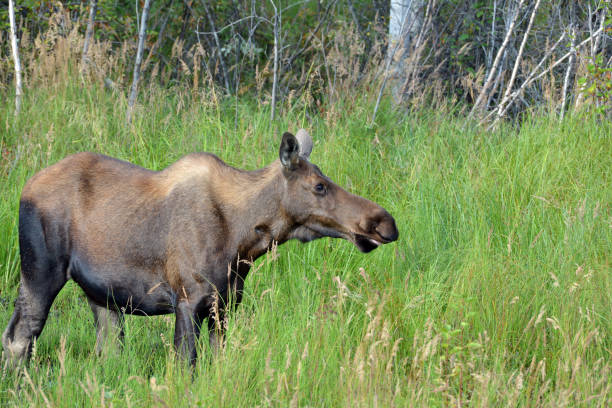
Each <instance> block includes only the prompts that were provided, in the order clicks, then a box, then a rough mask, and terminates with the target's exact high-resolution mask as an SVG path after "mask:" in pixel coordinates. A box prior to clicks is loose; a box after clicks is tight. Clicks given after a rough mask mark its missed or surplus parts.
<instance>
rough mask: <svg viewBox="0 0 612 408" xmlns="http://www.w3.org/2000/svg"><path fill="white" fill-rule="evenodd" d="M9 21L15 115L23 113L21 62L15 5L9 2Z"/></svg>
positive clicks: (11, 0)
mask: <svg viewBox="0 0 612 408" xmlns="http://www.w3.org/2000/svg"><path fill="white" fill-rule="evenodd" d="M9 21H10V25H11V48H12V49H13V60H14V61H15V115H19V111H21V95H22V90H21V60H20V59H19V48H17V29H16V24H15V3H14V2H13V0H9Z"/></svg>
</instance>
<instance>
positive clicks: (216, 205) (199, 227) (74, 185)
mask: <svg viewBox="0 0 612 408" xmlns="http://www.w3.org/2000/svg"><path fill="white" fill-rule="evenodd" d="M306 136H307V134H306ZM298 153H299V151H298V142H297V141H296V139H295V138H294V137H293V136H292V135H290V134H285V135H284V137H283V143H282V144H281V150H280V160H277V161H275V162H274V163H272V164H271V165H269V166H268V167H266V168H263V169H260V170H256V171H244V170H239V169H235V168H233V167H230V166H228V165H226V164H225V163H224V162H223V161H221V160H220V159H219V158H217V157H216V156H214V155H212V154H206V153H196V154H190V155H187V156H185V157H183V158H182V159H180V160H179V161H177V162H176V163H174V164H173V165H171V166H169V167H168V168H166V169H165V170H162V171H159V172H156V171H150V170H146V169H143V168H141V167H138V166H135V165H132V164H130V163H127V162H123V161H120V160H116V159H113V158H110V157H106V156H102V155H98V154H93V153H79V154H75V155H72V156H69V157H67V158H65V159H64V160H62V161H60V162H59V163H57V164H55V165H53V166H51V167H49V168H47V169H44V170H42V171H40V172H39V173H37V174H36V175H34V176H33V177H32V178H31V179H30V180H29V181H28V182H27V183H26V185H25V187H24V188H23V192H22V197H21V209H20V246H21V257H22V276H21V288H20V296H19V298H18V299H17V301H16V307H15V313H14V315H13V318H12V319H11V322H10V323H9V326H8V327H7V329H6V331H5V333H4V335H3V344H4V346H5V349H7V350H8V351H9V354H10V355H12V356H13V357H16V358H21V357H23V356H25V355H27V353H28V350H29V347H30V345H31V340H32V339H33V338H35V337H36V336H38V335H39V334H40V331H41V330H42V327H43V325H44V321H45V319H46V316H47V313H48V309H49V307H50V306H51V303H52V302H53V298H54V297H55V295H56V294H57V292H59V290H60V289H61V287H62V286H63V284H64V283H65V282H66V280H68V279H73V280H75V281H76V282H77V283H78V284H79V285H80V286H81V287H82V288H83V290H84V291H85V293H86V294H87V296H88V298H89V300H90V303H91V304H92V309H93V311H94V314H95V316H96V318H97V320H96V322H98V321H102V319H101V318H98V316H101V315H102V312H101V309H100V308H101V307H104V308H108V309H109V311H110V312H109V313H115V314H116V316H114V315H110V316H106V315H105V317H104V319H106V320H104V321H113V322H115V323H116V322H119V321H121V319H120V318H119V314H121V313H124V312H126V313H135V314H148V315H150V314H163V313H172V312H174V313H176V315H177V316H176V319H177V325H176V331H175V345H176V346H177V348H178V349H179V351H181V352H182V353H183V354H185V355H186V356H188V357H189V358H190V359H192V360H193V359H195V343H194V342H195V338H196V337H197V335H198V333H199V330H200V325H201V323H202V322H203V320H204V319H206V318H209V319H208V325H209V330H210V331H211V344H212V342H213V340H214V342H216V341H217V339H216V338H215V336H214V333H212V331H214V330H213V328H214V317H215V316H213V315H211V314H210V313H211V312H210V311H211V309H214V308H215V307H217V308H218V307H219V305H216V306H215V305H214V299H217V298H218V299H220V301H221V302H223V304H225V303H226V302H227V301H228V299H229V295H230V293H232V292H233V293H235V296H236V297H235V301H236V303H239V302H240V297H241V294H242V288H243V284H244V279H245V278H246V275H247V273H248V271H249V264H250V263H251V262H252V261H254V260H255V259H257V258H258V257H259V256H261V255H262V254H263V253H265V252H266V251H267V250H268V249H269V248H270V247H271V246H272V245H273V243H274V242H276V243H278V244H282V243H283V242H285V241H287V240H289V239H292V238H297V239H300V240H302V241H304V242H306V241H310V240H312V239H316V238H320V237H323V236H332V237H340V238H345V239H349V240H351V241H352V242H354V243H355V244H356V245H357V246H358V247H359V248H360V249H361V250H362V251H364V252H368V251H370V250H372V249H374V248H376V247H377V246H378V245H380V244H382V243H387V242H391V241H393V240H395V239H397V234H398V233H397V228H396V227H395V222H394V220H393V218H392V217H391V216H390V215H389V214H388V213H387V212H386V211H385V210H384V209H383V208H381V207H380V206H378V205H376V204H374V203H372V202H371V201H368V200H366V199H364V198H361V197H358V196H355V195H352V194H350V193H348V192H346V191H344V190H342V189H341V188H340V187H338V186H337V185H335V184H334V183H333V182H331V180H329V179H328V178H327V177H325V176H324V175H323V174H322V173H321V172H320V170H319V169H318V168H317V167H316V166H314V165H313V164H311V163H310V162H309V161H308V160H307V159H306V158H305V157H302V156H299V154H298ZM321 186H324V191H318V190H317V189H318V188H320V187H321ZM239 260H247V261H250V262H247V263H240V262H239ZM221 309H223V307H222V306H221ZM24 319H25V320H24ZM28 319H29V320H30V321H27V320H28ZM32 319H33V320H32ZM111 326H112V325H109V324H105V325H104V327H102V328H101V329H100V330H99V331H98V336H100V335H101V334H100V333H105V332H106V331H108V328H109V327H111ZM100 327H101V326H100ZM101 341H102V340H100V339H98V343H100V342H101ZM215 344H216V343H215Z"/></svg>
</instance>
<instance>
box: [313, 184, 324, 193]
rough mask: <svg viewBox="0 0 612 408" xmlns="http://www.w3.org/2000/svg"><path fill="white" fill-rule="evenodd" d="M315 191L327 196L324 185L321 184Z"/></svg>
mask: <svg viewBox="0 0 612 408" xmlns="http://www.w3.org/2000/svg"><path fill="white" fill-rule="evenodd" d="M314 190H315V193H317V194H325V185H324V184H323V183H319V184H317V185H316V186H315V187H314Z"/></svg>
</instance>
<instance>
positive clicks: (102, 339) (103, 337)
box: [87, 298, 123, 355]
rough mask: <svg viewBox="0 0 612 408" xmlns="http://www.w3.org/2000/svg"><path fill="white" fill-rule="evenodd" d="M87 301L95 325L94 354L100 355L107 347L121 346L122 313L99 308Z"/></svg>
mask: <svg viewBox="0 0 612 408" xmlns="http://www.w3.org/2000/svg"><path fill="white" fill-rule="evenodd" d="M87 301H88V302H89V306H90V307H91V311H92V312H93V315H94V323H95V325H96V353H98V355H101V354H102V352H103V351H105V350H107V349H108V348H109V347H113V348H114V346H115V345H117V346H121V344H122V343H123V313H119V312H117V311H115V310H111V309H108V308H106V307H103V306H99V305H98V304H96V303H94V302H93V301H92V300H91V299H89V298H88V299H87Z"/></svg>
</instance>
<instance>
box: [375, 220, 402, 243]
mask: <svg viewBox="0 0 612 408" xmlns="http://www.w3.org/2000/svg"><path fill="white" fill-rule="evenodd" d="M375 230H376V232H377V233H378V234H379V235H380V236H381V237H382V238H384V239H385V240H387V241H395V240H397V238H398V237H399V231H398V230H397V227H396V225H395V220H394V219H393V217H391V216H390V215H388V216H386V217H385V218H383V219H382V220H380V221H378V222H377V224H376V228H375Z"/></svg>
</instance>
